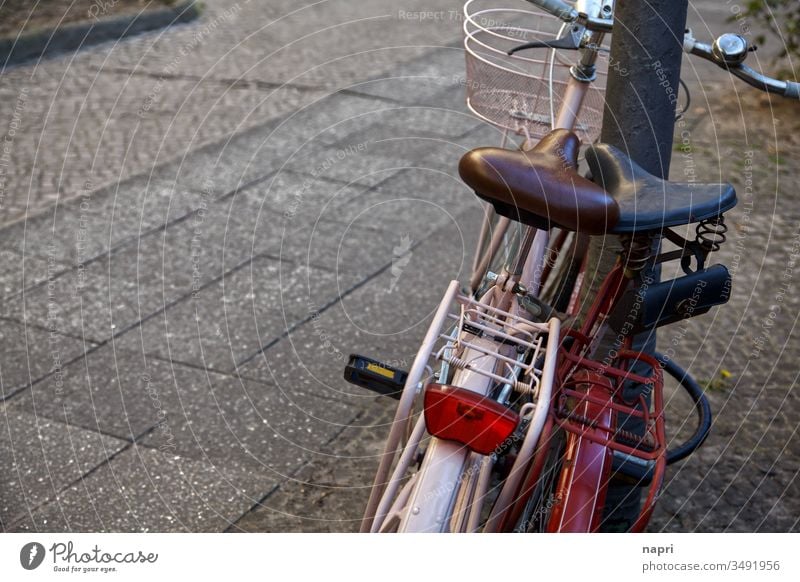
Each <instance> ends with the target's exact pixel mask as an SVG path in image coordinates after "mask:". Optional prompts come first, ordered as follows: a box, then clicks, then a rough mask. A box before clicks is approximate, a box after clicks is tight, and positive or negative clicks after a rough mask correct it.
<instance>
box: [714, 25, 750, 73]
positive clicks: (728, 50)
mask: <svg viewBox="0 0 800 582" xmlns="http://www.w3.org/2000/svg"><path fill="white" fill-rule="evenodd" d="M711 52H712V53H713V55H714V58H715V59H717V60H718V61H719V62H721V63H724V64H726V65H730V66H735V65H741V64H742V63H743V62H744V59H745V58H746V57H747V40H746V39H745V38H744V37H743V36H741V35H739V34H733V33H731V32H727V33H725V34H723V35H722V36H720V37H718V38H717V40H715V41H714V44H713V45H712V46H711Z"/></svg>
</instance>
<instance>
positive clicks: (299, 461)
mask: <svg viewBox="0 0 800 582" xmlns="http://www.w3.org/2000/svg"><path fill="white" fill-rule="evenodd" d="M207 6H208V8H207V11H206V12H205V14H204V15H203V16H202V17H201V18H200V19H198V20H197V21H195V22H193V23H191V24H187V25H181V26H176V27H172V28H168V29H165V30H164V31H160V32H155V33H149V34H146V35H142V36H139V37H136V38H133V39H127V40H125V41H122V42H120V43H116V44H109V45H101V46H98V47H94V48H91V49H87V50H85V51H81V52H79V53H77V54H75V55H65V56H62V57H58V58H53V59H49V60H46V61H42V62H40V63H35V64H31V65H26V66H20V67H16V68H12V69H8V70H5V71H3V73H2V75H0V80H2V83H0V92H2V95H3V99H2V100H0V112H2V115H1V116H2V118H3V120H4V122H3V123H4V125H3V126H0V132H5V134H6V143H7V144H9V139H10V140H11V141H10V145H9V154H8V156H9V159H8V161H7V162H6V160H5V158H4V159H3V163H4V165H3V166H2V169H3V170H4V174H3V176H2V177H3V178H4V182H2V190H0V196H2V198H0V205H1V206H2V212H3V214H2V216H3V221H4V222H5V223H6V225H5V226H4V227H3V228H2V229H0V255H1V256H2V262H0V292H1V293H2V297H3V299H2V310H1V311H0V354H2V356H0V380H1V381H2V384H1V385H0V386H1V387H2V392H1V393H0V395H1V396H2V399H3V403H2V404H0V411H2V418H3V422H2V429H3V430H2V431H0V467H2V483H3V486H2V487H0V525H1V526H2V529H3V530H5V531H31V530H36V531H240V530H244V531H352V530H354V529H357V522H358V519H359V517H360V514H361V511H362V509H363V506H364V504H365V502H366V498H367V495H368V488H369V485H370V483H371V479H372V474H373V472H374V470H375V467H376V464H377V459H376V455H377V454H378V453H379V452H380V450H381V444H382V439H383V438H384V437H385V435H386V433H387V430H388V424H387V423H388V422H389V421H390V419H391V415H392V412H393V408H392V402H391V401H385V400H382V399H379V398H375V397H374V396H372V395H370V394H368V393H366V392H364V391H361V390H359V389H357V388H354V387H352V386H349V385H348V384H346V383H345V382H344V380H343V379H342V368H343V366H344V363H345V360H346V358H347V355H348V354H349V353H351V352H361V353H365V354H369V355H373V356H376V357H378V358H382V359H385V360H387V361H390V362H393V363H395V364H396V365H398V366H400V367H403V366H408V365H409V364H410V362H411V360H412V359H413V357H414V355H415V353H416V347H417V346H418V344H419V342H420V340H421V338H422V336H423V335H424V332H425V330H426V326H427V322H428V321H429V319H430V317H431V314H432V311H433V310H434V309H435V307H436V305H437V304H438V301H439V298H440V297H441V294H442V292H443V289H444V287H445V285H446V283H447V282H448V281H449V280H451V279H453V278H459V279H462V280H463V279H464V278H465V277H466V275H467V270H468V264H469V262H470V260H471V252H472V248H473V246H474V239H475V235H476V229H477V226H478V224H479V217H480V205H479V203H478V201H477V199H476V198H475V197H474V196H473V195H472V193H471V192H469V190H468V189H467V188H466V187H465V186H463V185H462V184H461V183H460V181H459V180H458V177H457V172H456V162H457V160H458V158H459V157H460V156H461V155H462V154H463V153H464V152H465V151H467V150H468V149H470V148H472V147H477V146H481V145H487V144H496V143H498V141H499V138H500V136H499V133H498V131H497V130H496V129H494V128H492V127H490V126H487V125H485V124H482V123H480V122H479V121H478V120H477V119H475V118H474V117H472V116H471V115H469V114H468V113H467V111H466V109H465V107H464V105H463V93H464V78H463V74H464V65H463V63H464V55H463V51H462V50H461V48H460V44H459V39H460V34H461V30H460V26H461V22H460V19H458V18H456V17H452V16H451V14H452V13H451V12H450V11H452V10H456V11H457V10H460V8H459V7H458V6H453V5H451V3H448V2H431V1H428V2H424V3H423V2H404V4H403V6H402V7H401V6H399V5H398V4H397V3H396V2H383V1H380V2H370V3H369V4H361V3H358V4H356V3H351V2H324V3H320V4H317V5H314V6H311V5H309V6H305V5H300V4H297V3H295V2H285V1H279V2H269V3H266V2H265V3H260V2H255V1H250V2H244V1H241V2H233V1H229V0H214V1H209V2H207ZM695 6H696V8H697V11H699V12H695V13H693V15H692V18H693V22H694V23H695V24H694V26H695V34H696V35H697V36H698V37H699V36H700V35H701V33H702V32H703V30H702V29H703V24H704V23H705V24H706V25H707V26H706V28H707V29H710V30H711V31H712V32H713V33H714V34H716V33H718V32H721V31H722V30H724V29H729V28H730V26H731V25H726V24H724V19H725V17H726V16H727V13H726V12H725V11H726V10H728V8H727V7H726V6H719V5H715V3H710V2H701V3H696V5H695ZM431 12H436V13H442V14H443V15H444V16H443V17H440V18H428V17H427V16H425V13H431ZM701 16H702V17H703V18H702V19H701V18H700V17H701ZM705 36H708V34H705ZM684 77H685V79H686V80H687V82H688V84H689V86H690V88H691V90H692V96H693V100H692V106H691V108H690V109H689V111H688V112H687V114H686V116H685V117H684V120H683V122H682V124H679V127H678V131H677V142H676V148H675V152H674V156H673V166H672V177H673V179H681V180H689V179H691V176H692V175H695V176H696V179H697V180H704V181H719V180H723V179H725V180H730V181H732V182H733V183H734V185H735V186H736V187H737V190H738V191H739V197H740V205H739V207H738V208H737V210H736V211H734V212H732V213H731V214H730V217H729V220H728V223H729V225H730V226H731V235H730V237H729V242H728V244H727V245H726V246H725V247H724V248H723V250H722V251H721V252H720V256H719V258H718V260H719V261H720V262H723V263H726V264H728V265H729V267H730V268H731V270H732V272H733V273H734V294H733V296H732V298H731V301H730V303H729V304H728V305H727V306H725V307H723V308H720V309H715V310H713V311H712V312H711V313H710V314H709V315H707V316H703V317H700V318H697V319H695V320H692V321H691V322H690V323H689V324H687V325H686V327H685V328H677V329H668V330H666V331H665V332H664V333H663V334H662V335H661V336H660V337H661V340H660V341H661V344H662V349H668V348H670V347H671V348H673V349H674V350H675V359H676V360H678V361H680V362H681V363H683V364H684V365H686V366H688V367H689V368H690V370H691V371H692V372H693V373H694V374H695V375H696V376H697V377H698V378H700V379H701V380H703V381H704V382H707V383H708V384H709V386H710V389H709V396H710V398H711V401H712V406H713V407H714V410H715V412H716V422H715V426H714V430H713V433H712V436H711V438H710V439H709V441H708V442H707V443H706V445H705V446H704V447H703V449H701V451H700V452H699V453H698V454H696V455H695V456H694V457H693V458H692V459H690V460H689V461H686V462H684V463H683V464H681V465H679V466H677V467H676V468H674V469H673V470H671V471H670V473H669V482H668V484H667V487H666V489H665V491H664V493H663V496H662V498H661V500H660V502H659V506H658V509H657V513H656V516H655V517H654V520H653V522H652V524H651V529H652V530H654V531H660V530H666V531H791V530H797V529H798V521H797V520H798V517H797V516H798V515H799V514H800V491H798V489H799V488H800V485H799V484H798V480H797V472H798V467H799V466H800V463H798V437H797V434H796V427H797V425H798V420H800V418H799V417H798V413H797V412H796V411H797V407H796V406H795V405H796V404H797V395H796V393H795V391H794V387H795V385H796V382H797V369H798V368H797V363H796V362H797V361H798V357H800V350H798V342H797V337H796V332H795V323H796V321H797V314H798V307H799V305H798V304H799V303H800V300H798V298H797V297H798V294H797V293H796V292H795V289H796V283H795V281H796V278H797V273H796V270H797V258H798V254H800V242H798V241H800V238H799V237H800V229H799V226H800V215H799V214H798V211H797V208H798V205H797V200H796V198H797V192H796V191H795V190H794V189H793V188H792V187H791V185H792V182H793V178H794V177H795V176H797V175H798V172H800V167H798V164H800V162H798V161H797V160H798V159H800V158H798V156H797V155H796V154H797V153H800V139H799V138H798V137H797V136H798V132H797V129H798V127H797V126H798V117H797V114H796V113H797V109H796V106H794V105H788V104H781V103H776V102H774V101H772V102H770V101H768V100H764V99H763V98H762V97H761V96H759V95H756V94H753V92H751V91H750V90H748V89H747V88H745V87H744V86H743V85H741V84H735V83H733V82H732V81H730V80H729V79H728V78H727V77H726V76H725V74H724V73H722V72H721V71H718V70H715V69H713V68H712V66H711V65H708V66H706V65H705V64H703V63H699V64H698V63H695V62H691V64H690V63H687V65H685V67H684ZM12 130H13V134H12ZM701 346H702V347H701ZM672 393H673V391H670V394H672ZM691 419H692V415H691V412H690V410H689V407H688V405H687V403H686V402H685V401H682V400H681V398H680V396H677V395H676V396H675V397H674V398H670V404H669V410H668V430H669V431H670V434H677V433H680V432H681V431H685V430H687V428H686V427H687V426H688V425H689V424H690V423H691Z"/></svg>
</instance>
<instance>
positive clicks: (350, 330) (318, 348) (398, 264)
mask: <svg viewBox="0 0 800 582" xmlns="http://www.w3.org/2000/svg"><path fill="white" fill-rule="evenodd" d="M460 219H461V221H460V223H459V224H458V225H456V224H450V225H448V226H447V227H446V228H443V229H441V230H440V231H438V232H437V233H436V234H435V235H433V236H431V237H430V238H429V239H426V240H422V241H419V245H418V246H415V247H412V248H411V249H410V250H408V251H407V254H399V253H398V255H397V256H396V257H395V259H394V262H393V266H392V267H391V268H389V269H387V270H386V271H384V272H383V273H382V274H380V275H379V276H377V277H375V279H374V280H373V281H371V282H370V284H369V285H365V286H364V287H361V288H359V289H357V290H355V291H353V292H352V293H350V294H348V295H346V296H344V297H343V298H342V300H341V301H340V302H339V303H337V304H336V305H333V306H331V307H329V308H328V309H326V310H323V311H321V312H320V313H319V315H318V316H315V317H314V318H313V319H312V321H310V322H308V323H305V324H304V325H302V326H300V327H298V328H297V329H295V330H292V332H291V333H290V334H289V335H288V337H286V338H284V339H282V340H281V341H280V342H278V343H277V344H275V345H274V346H272V347H270V348H269V349H267V350H266V351H264V352H263V353H262V354H260V355H259V356H257V357H256V358H254V359H253V361H252V362H250V363H248V364H246V365H245V366H243V367H242V368H241V369H240V371H239V373H240V374H241V375H242V376H244V377H249V378H254V379H259V380H264V381H268V382H272V383H274V384H276V385H277V386H281V387H283V386H287V387H288V386H300V387H303V389H305V390H308V391H311V392H314V393H319V394H325V395H327V396H329V397H332V398H340V399H343V400H344V401H346V402H354V403H358V405H359V406H361V405H363V404H364V403H365V402H369V401H370V400H371V399H372V398H373V395H372V394H371V393H369V392H366V391H364V390H362V389H360V388H357V387H353V386H351V385H349V384H347V383H346V382H345V381H344V379H343V378H342V371H343V370H344V366H345V364H346V363H347V358H348V356H349V354H350V353H362V354H364V355H367V356H371V357H375V358H377V359H381V360H383V361H386V362H387V363H389V364H393V365H395V366H397V367H399V368H406V369H407V368H409V367H410V366H411V363H412V362H413V359H414V357H415V356H416V352H417V349H418V348H419V344H420V342H421V341H422V338H423V336H424V335H425V332H426V331H427V326H428V323H429V321H430V317H431V316H432V314H433V311H434V310H435V309H436V308H437V306H438V304H439V301H440V299H441V297H442V295H443V293H444V290H445V288H446V286H447V284H448V283H449V281H451V280H452V279H462V280H463V279H464V278H465V277H466V272H467V267H468V265H469V264H470V263H471V260H472V251H473V248H474V244H475V239H474V236H475V235H476V233H477V232H478V230H477V227H478V225H479V222H478V220H479V219H480V214H479V213H477V212H467V213H465V214H463V215H462V216H461V217H460ZM459 229H461V230H460V231H459ZM462 236H463V238H462ZM398 246H400V243H398ZM454 257H455V258H454ZM410 298H413V300H411V299H410Z"/></svg>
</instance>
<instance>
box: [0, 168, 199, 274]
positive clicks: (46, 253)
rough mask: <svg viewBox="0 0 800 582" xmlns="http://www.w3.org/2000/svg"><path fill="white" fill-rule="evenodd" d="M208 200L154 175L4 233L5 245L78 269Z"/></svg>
mask: <svg viewBox="0 0 800 582" xmlns="http://www.w3.org/2000/svg"><path fill="white" fill-rule="evenodd" d="M208 199H209V196H208V195H207V194H205V193H204V192H203V191H202V190H199V189H198V190H197V191H193V190H188V189H187V188H184V187H178V186H176V185H175V184H173V183H170V182H168V181H165V180H159V179H154V178H151V177H150V175H149V174H145V175H142V176H137V177H134V178H131V179H129V180H126V181H124V182H121V183H119V184H115V185H112V186H109V187H107V188H103V189H100V190H97V191H91V190H87V191H86V195H85V196H81V197H78V198H75V199H73V200H70V201H69V202H66V203H64V204H61V205H59V206H57V207H54V208H52V209H51V210H49V211H46V212H42V213H40V214H39V215H37V216H34V217H29V218H27V219H26V220H24V221H20V222H17V223H16V224H14V225H13V226H11V227H9V228H5V229H3V230H0V245H2V246H3V248H11V249H13V250H14V251H16V252H17V253H19V254H22V255H23V256H25V257H26V258H30V259H31V260H32V261H35V260H36V259H43V260H45V261H53V262H55V263H56V264H59V263H64V264H68V265H78V264H81V263H86V262H89V261H91V260H92V259H94V258H95V257H97V256H99V255H101V254H103V253H106V252H108V251H109V249H112V248H115V247H116V246H118V245H120V244H121V243H124V242H126V241H131V240H135V239H136V238H138V237H139V236H141V235H142V234H144V233H147V232H148V231H149V230H151V229H153V228H156V227H158V226H161V225H164V224H167V223H168V222H170V221H172V220H175V219H177V218H180V217H182V216H185V215H186V214H187V213H189V212H191V211H193V210H196V209H197V208H198V207H199V206H200V205H201V204H203V203H206V204H207V203H208Z"/></svg>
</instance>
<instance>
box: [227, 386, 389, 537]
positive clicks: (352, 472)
mask: <svg viewBox="0 0 800 582" xmlns="http://www.w3.org/2000/svg"><path fill="white" fill-rule="evenodd" d="M393 417H394V401H393V400H389V399H386V398H382V399H378V400H376V401H374V402H373V403H372V404H371V405H370V407H369V408H367V409H366V410H365V412H364V413H363V414H362V415H361V416H360V417H359V418H358V419H357V420H356V421H355V422H354V424H353V425H351V426H349V427H348V428H346V429H345V430H344V431H343V432H342V433H341V434H340V435H339V436H338V437H337V438H336V439H335V440H334V441H333V442H332V443H331V444H330V445H329V446H328V447H326V450H327V451H328V452H329V456H323V455H317V456H315V458H314V459H313V460H311V461H310V462H309V463H308V465H306V466H304V467H303V469H302V470H301V471H300V472H299V473H298V474H297V475H296V476H293V477H292V478H289V479H286V480H285V481H284V482H283V483H281V485H280V486H279V487H278V489H277V490H276V491H274V492H273V493H271V494H270V495H269V496H268V497H267V498H266V499H265V500H264V501H263V502H261V503H260V504H258V505H257V506H256V507H255V508H254V509H253V511H251V512H248V513H247V514H246V515H244V516H243V517H242V518H241V519H240V520H239V521H237V522H236V524H234V525H233V526H231V531H252V532H357V531H358V529H359V525H360V521H361V516H362V514H363V511H364V508H365V507H366V505H367V500H368V498H369V492H370V487H371V486H372V481H373V479H374V477H375V471H376V470H377V468H378V460H379V455H380V454H381V453H382V452H383V446H382V445H383V439H385V438H386V436H387V434H388V430H389V426H390V424H391V421H392V419H393Z"/></svg>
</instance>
